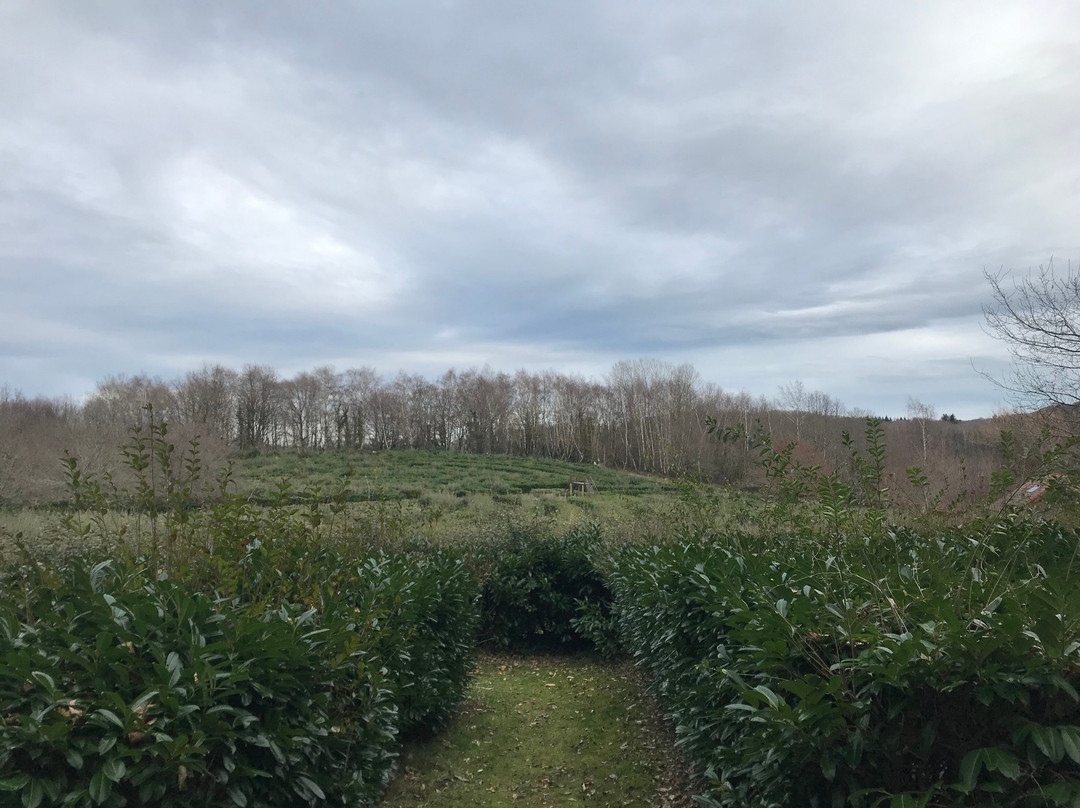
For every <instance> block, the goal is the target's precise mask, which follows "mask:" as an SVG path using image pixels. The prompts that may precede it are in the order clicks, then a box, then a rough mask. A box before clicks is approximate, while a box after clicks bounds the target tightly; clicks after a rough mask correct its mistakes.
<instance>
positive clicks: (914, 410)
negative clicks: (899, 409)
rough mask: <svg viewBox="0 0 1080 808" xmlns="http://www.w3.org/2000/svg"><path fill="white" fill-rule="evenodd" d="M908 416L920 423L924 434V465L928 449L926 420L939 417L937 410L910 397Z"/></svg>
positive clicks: (920, 429)
mask: <svg viewBox="0 0 1080 808" xmlns="http://www.w3.org/2000/svg"><path fill="white" fill-rule="evenodd" d="M907 413H908V418H910V419H911V420H913V421H916V422H917V423H918V424H919V431H920V433H921V435H922V462H923V466H925V465H926V459H927V451H926V422H927V421H933V420H934V419H935V418H937V410H935V409H934V408H933V406H931V405H930V404H924V403H923V402H921V401H918V400H917V399H914V398H909V399H908V403H907Z"/></svg>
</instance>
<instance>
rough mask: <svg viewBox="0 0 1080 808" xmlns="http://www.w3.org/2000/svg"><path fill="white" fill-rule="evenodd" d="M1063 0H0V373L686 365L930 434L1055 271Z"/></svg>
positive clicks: (1061, 212) (1068, 103)
mask: <svg viewBox="0 0 1080 808" xmlns="http://www.w3.org/2000/svg"><path fill="white" fill-rule="evenodd" d="M1078 40H1080V10H1078V9H1077V8H1076V7H1075V6H1074V5H1073V4H1069V3H1054V2H1034V3H1027V4H1022V5H1016V6H1012V7H1010V6H1002V7H1000V8H996V9H995V10H994V13H993V14H990V13H987V11H986V8H985V6H984V5H983V4H978V3H966V2H940V3H934V4H924V5H920V6H910V5H908V6H895V7H884V6H881V5H880V4H865V3H858V2H854V1H853V0H852V2H831V3H826V4H814V5H813V6H808V5H807V4H803V3H796V2H786V3H785V2H776V3H768V4H754V5H747V4H743V3H715V2H711V1H705V0H703V1H702V2H683V1H680V2H675V3H669V4H660V5H657V4H652V3H650V4H645V3H637V2H625V0H606V1H604V2H597V3H589V4H581V3H570V2H551V3H543V4H524V5H522V4H507V3H499V2H452V1H450V2H405V3H395V4H360V3H357V4H345V3H342V4H333V5H332V6H329V7H321V8H319V9H318V10H316V9H314V8H312V7H308V6H299V5H297V6H291V5H288V4H267V3H263V2H256V1H255V0H250V1H249V2H239V1H238V2H234V3H229V4H217V3H209V2H205V3H203V2H183V3H181V2H178V1H177V2H163V3H157V4H154V6H153V8H151V7H150V6H142V5H140V4H128V3H107V2H85V3H78V4H70V3H61V2H49V1H48V0H33V1H31V0H14V1H13V2H7V3H4V4H0V120H2V121H3V124H2V125H0V281H2V283H3V293H2V294H0V381H3V380H6V381H7V382H8V383H10V384H11V385H13V386H15V387H19V388H22V389H23V390H24V392H26V393H28V394H39V393H40V394H46V395H59V394H64V393H72V394H79V393H82V392H85V391H86V390H88V389H90V388H91V387H92V386H93V384H94V382H95V381H96V380H99V379H101V378H103V377H104V376H105V375H106V374H110V373H134V372H140V371H145V372H148V373H151V374H160V375H163V376H166V377H170V376H174V375H177V374H180V373H183V372H184V371H185V370H188V369H191V368H193V367H197V366H198V365H200V364H201V363H202V362H203V361H220V362H222V363H224V364H228V365H231V366H234V367H238V366H239V365H241V364H243V363H245V362H257V363H265V364H270V365H273V366H275V367H277V368H279V369H281V370H282V371H284V372H291V371H294V370H299V369H307V368H311V367H314V366H316V365H319V364H323V363H325V362H334V363H336V364H337V365H338V366H339V368H344V367H348V366H357V365H362V364H369V365H374V366H375V367H377V368H379V369H381V370H383V371H386V372H394V371H396V370H397V369H399V368H400V369H405V370H409V371H418V372H427V373H437V372H441V371H442V370H445V369H446V368H448V367H450V366H451V365H455V366H458V367H462V366H467V365H473V364H479V365H482V364H484V363H489V364H491V365H492V366H493V367H496V368H500V369H505V370H514V369H516V368H517V367H528V368H531V369H538V368H545V367H554V368H556V369H559V370H565V371H574V372H582V373H586V374H588V375H596V376H599V375H602V374H603V373H605V372H606V370H607V369H608V368H610V367H611V365H612V364H613V363H614V362H615V361H617V360H619V359H626V358H634V357H638V356H656V357H659V358H663V359H669V360H671V361H677V362H682V361H691V362H693V363H694V364H695V365H696V366H697V368H698V369H699V371H700V372H701V374H702V376H703V377H704V378H706V379H708V380H710V381H714V382H716V383H717V384H719V385H721V386H723V387H728V388H746V389H749V390H751V391H752V392H754V393H763V394H767V395H771V394H773V393H775V391H776V388H777V386H778V385H780V384H783V383H785V382H787V381H790V380H792V379H795V378H801V379H803V380H805V382H806V383H807V385H808V386H809V387H817V388H821V389H824V390H826V391H828V392H830V393H832V394H833V395H835V396H837V397H839V398H841V399H842V400H844V401H845V402H846V403H848V404H851V405H856V406H861V407H865V408H868V409H873V410H876V411H879V412H883V413H885V412H889V413H892V414H900V413H902V411H903V407H904V404H905V402H906V401H907V398H908V396H914V397H916V398H919V399H921V400H924V401H930V402H933V403H935V404H937V406H938V407H939V408H940V409H943V410H946V411H956V412H957V413H958V414H961V415H963V416H966V417H974V416H977V415H985V414H989V413H990V411H991V410H992V409H993V408H994V406H995V405H996V403H997V402H998V400H999V399H1000V398H1001V395H1000V393H999V392H998V391H997V390H996V389H995V388H994V387H993V386H992V385H990V384H988V383H987V382H986V381H985V380H984V379H982V378H981V377H980V376H979V375H978V374H977V373H975V372H974V371H973V370H972V363H973V362H974V363H975V364H976V365H977V366H979V367H981V368H984V369H987V370H991V371H994V370H999V369H1001V367H1002V361H1003V358H1004V356H1005V353H1004V351H1003V349H1002V347H1001V346H999V345H997V344H995V343H993V342H992V341H991V340H989V339H988V338H987V337H986V336H985V335H984V334H983V333H982V331H981V330H980V321H981V306H982V305H983V304H984V303H986V302H988V301H989V289H988V287H987V285H986V283H985V281H984V280H983V278H982V272H983V271H984V269H990V270H997V269H999V268H1001V267H1006V268H1008V267H1017V268H1021V269H1023V268H1026V267H1027V266H1029V265H1033V264H1039V263H1045V261H1046V260H1047V259H1048V258H1049V257H1050V256H1051V255H1054V256H1058V257H1061V258H1065V257H1070V256H1072V257H1075V256H1077V255H1080V249H1078V247H1080V236H1078V235H1077V233H1076V232H1075V223H1076V222H1077V221H1080V161H1078V160H1077V158H1076V156H1075V133H1076V132H1078V131H1080V83H1077V82H1076V81H1075V76H1077V75H1080V47H1078V45H1080V41H1078Z"/></svg>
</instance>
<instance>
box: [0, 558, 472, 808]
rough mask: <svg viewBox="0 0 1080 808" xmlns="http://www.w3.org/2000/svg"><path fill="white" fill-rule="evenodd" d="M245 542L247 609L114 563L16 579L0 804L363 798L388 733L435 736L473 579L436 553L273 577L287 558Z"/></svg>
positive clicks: (449, 700) (379, 773)
mask: <svg viewBox="0 0 1080 808" xmlns="http://www.w3.org/2000/svg"><path fill="white" fill-rule="evenodd" d="M252 544H253V546H250V547H249V548H248V552H247V554H246V555H245V556H244V558H242V559H241V560H240V561H241V563H240V565H239V569H240V570H241V571H242V573H243V575H241V576H237V580H239V579H240V578H243V577H244V575H249V576H250V578H248V579H247V581H248V583H246V584H245V587H244V588H245V593H246V595H247V596H248V597H236V596H233V597H227V598H222V597H212V596H211V595H210V594H207V593H203V592H197V591H192V589H191V585H190V584H187V583H184V582H182V581H179V582H176V581H170V580H167V579H164V578H157V577H154V576H153V575H151V574H149V573H148V571H147V570H145V569H142V568H138V567H134V566H129V565H123V564H119V563H115V564H114V563H110V564H99V565H97V566H94V567H90V566H89V565H88V564H87V563H84V562H76V563H75V564H74V565H73V566H72V567H71V568H69V569H67V570H66V571H64V572H62V573H48V572H44V571H43V570H42V569H41V568H40V567H38V568H33V567H31V568H29V570H22V571H20V572H18V573H16V574H13V575H12V576H10V577H9V579H8V580H7V581H6V583H5V586H4V587H3V591H4V598H3V601H2V602H0V796H3V795H4V792H9V793H8V794H7V796H8V798H9V800H10V799H14V804H22V805H24V806H27V808H34V806H37V805H48V806H53V805H95V804H96V805H105V806H124V805H127V806H133V805H162V806H199V805H206V806H210V805H213V806H220V805H235V806H282V805H325V804H329V805H364V804H373V803H374V802H376V801H377V799H378V798H379V796H380V795H381V793H382V790H383V788H384V786H385V784H386V782H387V780H388V777H389V774H390V770H391V765H392V762H393V759H394V757H395V754H396V748H397V741H396V739H397V735H398V733H399V732H400V731H408V730H412V729H415V728H417V727H419V726H426V725H434V724H437V723H439V722H441V721H442V720H444V719H445V718H446V717H447V715H449V712H450V711H451V709H452V708H453V706H454V704H456V702H457V701H458V700H459V699H460V697H461V694H462V692H463V690H464V688H465V686H466V680H467V674H468V669H469V661H470V658H471V656H470V650H471V647H472V644H473V635H474V633H475V627H476V622H477V619H478V618H477V607H476V600H477V595H478V584H477V583H476V580H475V578H474V577H473V576H472V575H471V574H470V573H469V572H468V571H467V570H466V569H465V567H464V566H463V565H462V563H461V561H460V560H459V559H457V558H455V557H453V556H452V555H449V554H446V553H431V554H427V555H424V556H418V555H407V554H402V555H397V556H395V555H378V556H373V557H370V558H367V559H364V560H361V561H360V562H356V563H347V562H345V561H344V560H343V559H341V558H338V557H336V556H334V555H333V554H330V553H326V552H311V553H305V552H300V551H296V552H294V553H293V555H294V556H295V557H294V558H293V559H292V560H293V562H295V563H293V564H292V566H280V567H272V565H271V562H274V563H277V562H281V561H282V560H283V556H282V553H276V552H271V551H270V549H268V548H263V547H261V546H259V545H258V543H257V542H253V543H252ZM275 576H276V583H275V585H274V586H270V585H269V583H267V581H270V582H273V581H274V579H275ZM260 580H261V581H262V583H260ZM252 581H253V582H254V583H251V582H252ZM204 583H205V582H204ZM226 588H227V589H228V588H230V587H229V586H227V587H226ZM232 588H235V586H232ZM219 594H220V593H219ZM255 595H258V597H254V596H255ZM15 797H17V799H15ZM5 804H7V803H5Z"/></svg>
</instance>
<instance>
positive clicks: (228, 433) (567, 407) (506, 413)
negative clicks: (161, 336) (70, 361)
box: [0, 359, 1001, 502]
mask: <svg viewBox="0 0 1080 808" xmlns="http://www.w3.org/2000/svg"><path fill="white" fill-rule="evenodd" d="M148 404H149V405H151V407H152V417H153V418H154V419H155V420H156V421H158V422H161V421H165V422H167V423H168V424H169V427H170V430H171V431H172V434H173V435H175V436H176V440H177V441H178V442H182V441H186V440H189V439H190V438H192V437H194V436H198V437H199V440H200V441H201V442H202V449H203V452H204V453H208V454H209V455H210V456H213V455H214V454H215V452H216V453H220V454H223V453H224V452H226V451H229V450H241V451H243V450H266V449H289V450H299V451H318V450H323V449H348V450H388V449H400V448H412V449H433V448H442V449H447V450H453V451H460V452H469V453H477V454H483V453H490V454H508V455H526V456H541V457H551V458H556V459H561V460H568V461H572V462H579V463H598V464H601V465H605V466H609V467H615V468H620V469H627V470H631V471H638V472H648V473H655V474H661V475H683V474H689V475H694V476H697V477H700V478H702V479H706V480H710V481H716V482H726V483H733V484H752V483H754V482H755V479H754V477H753V475H754V474H755V473H757V472H756V467H755V465H754V463H753V462H752V461H753V459H754V455H753V447H752V446H751V443H750V442H749V441H747V442H746V443H745V444H744V445H739V444H723V443H720V442H718V441H717V440H716V439H715V438H714V437H712V436H711V435H710V434H708V431H707V429H706V422H707V420H708V419H709V418H714V419H716V420H717V421H718V422H719V423H720V424H721V425H722V426H730V425H735V424H737V423H744V424H749V425H754V424H759V425H760V429H761V430H762V431H763V432H764V433H765V434H767V435H769V436H770V438H771V439H772V440H773V442H774V443H775V444H783V443H788V442H795V443H797V451H796V457H797V458H798V459H799V460H800V461H801V462H805V463H811V464H820V465H822V466H824V467H826V468H830V469H837V470H841V471H842V470H843V469H844V467H845V463H846V462H847V460H848V459H849V455H850V453H849V452H848V450H846V449H845V448H844V446H843V443H842V435H843V433H844V432H845V431H848V432H850V433H851V434H853V435H855V436H858V435H860V434H861V433H862V430H863V421H864V419H865V417H866V416H867V415H868V414H869V413H866V412H861V411H856V410H850V409H848V408H847V407H845V406H844V405H843V404H842V403H841V402H839V401H837V400H836V399H835V398H833V397H832V396H830V395H828V394H826V393H823V392H821V391H814V390H806V389H805V387H804V386H803V384H802V383H801V382H793V383H791V384H787V385H785V386H783V387H781V388H780V390H779V394H778V396H777V397H776V398H775V399H769V398H767V397H764V396H757V397H755V396H752V395H750V394H749V393H746V392H730V391H726V390H723V389H721V388H720V387H718V386H716V385H715V384H711V383H707V382H704V381H703V380H702V379H701V377H700V375H699V374H698V372H697V371H696V370H695V369H694V367H693V366H692V365H689V364H682V365H674V364H670V363H666V362H662V361H658V360H652V359H640V360H634V361H622V362H618V363H617V364H615V365H614V367H613V368H612V370H611V372H610V373H609V374H608V375H607V376H606V377H605V378H604V379H603V380H595V379H586V378H584V377H581V376H575V375H569V374H564V373H559V372H556V371H551V370H549V371H544V372H539V373H530V372H527V371H524V370H519V371H518V372H516V373H514V374H509V373H505V372H499V371H493V370H491V369H489V368H484V369H475V368H474V369H468V370H463V371H457V370H448V371H447V372H445V373H444V374H442V375H441V376H439V377H438V378H435V379H430V378H427V377H424V376H422V375H419V374H410V373H406V372H400V373H398V374H397V375H396V376H394V377H392V378H386V377H382V376H380V375H379V374H378V373H377V372H376V371H375V370H373V369H372V368H370V367H361V368H352V369H348V370H345V371H343V372H338V371H335V370H334V369H333V368H331V367H320V368H316V369H314V370H312V371H304V372H301V373H297V374H296V375H295V376H293V377H291V378H285V377H282V376H281V375H279V374H278V373H277V372H276V371H275V370H274V369H273V368H270V367H267V366H262V365H247V366H245V367H244V368H243V369H241V370H239V371H237V370H234V369H230V368H226V367H223V366H221V365H205V366H203V367H202V368H201V369H199V370H195V371H191V372H189V373H187V374H186V375H185V376H184V377H183V378H180V379H176V380H173V381H166V380H163V379H160V378H150V377H147V376H143V375H137V376H132V377H123V376H121V377H110V378H108V379H106V380H104V381H102V382H101V383H100V384H99V385H98V387H97V389H96V390H95V391H94V392H93V393H92V394H91V395H90V396H88V397H87V399H86V400H85V401H84V402H81V403H77V402H74V401H71V400H43V399H26V398H24V397H22V396H21V395H20V394H18V393H15V392H12V391H6V392H3V391H0V501H8V502H14V501H20V500H30V501H41V500H42V499H47V498H48V496H49V492H48V491H47V490H46V489H49V488H58V486H59V482H60V480H59V478H58V474H57V467H58V465H59V464H58V462H57V458H59V457H60V456H61V455H62V453H63V452H64V451H65V450H70V451H72V452H73V453H74V452H78V454H79V456H80V457H81V458H83V459H84V460H85V461H88V462H90V463H91V464H93V462H94V459H95V457H98V456H101V457H105V456H106V455H107V454H108V453H109V452H111V451H112V449H113V448H114V447H115V446H116V445H117V443H119V442H121V441H123V440H124V438H125V437H126V436H127V435H128V434H129V433H130V430H131V429H132V428H133V427H134V426H137V425H140V424H143V425H145V424H146V423H147V422H148V419H149V418H150V417H151V411H150V410H148V409H147V405H148ZM915 404H917V405H918V406H917V407H915V408H914V409H913V410H912V412H913V414H914V416H915V417H912V418H911V419H908V420H898V421H892V422H889V423H887V424H886V427H887V434H888V437H889V451H890V464H891V466H893V467H894V468H892V471H893V472H894V474H895V475H896V476H897V478H898V479H899V480H900V481H901V483H902V478H903V477H904V469H905V468H907V467H908V466H912V465H918V466H920V467H921V468H923V469H924V470H926V471H927V473H928V474H929V475H930V476H931V479H932V480H934V481H935V482H936V483H937V484H938V485H940V486H944V487H948V488H949V489H950V491H952V490H953V489H955V490H956V491H959V490H961V489H964V490H973V491H974V490H979V489H980V488H982V487H985V485H986V482H987V479H988V475H989V473H990V471H991V470H992V469H993V468H994V467H995V466H994V463H995V461H996V458H995V451H996V446H997V434H998V430H999V429H1000V427H1001V425H1000V424H997V423H993V422H989V421H977V422H967V423H964V422H957V421H956V420H955V418H953V419H950V418H949V417H948V416H943V418H937V417H936V415H935V414H934V412H933V410H932V408H930V407H928V406H926V405H923V404H918V403H917V402H915ZM898 484H900V483H898Z"/></svg>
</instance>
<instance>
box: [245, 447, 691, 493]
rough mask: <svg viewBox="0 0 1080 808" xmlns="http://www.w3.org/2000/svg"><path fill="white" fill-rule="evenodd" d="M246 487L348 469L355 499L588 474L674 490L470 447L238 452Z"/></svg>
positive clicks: (626, 485)
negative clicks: (477, 451)
mask: <svg viewBox="0 0 1080 808" xmlns="http://www.w3.org/2000/svg"><path fill="white" fill-rule="evenodd" d="M233 467H234V472H235V478H236V481H237V484H238V486H239V489H240V491H241V492H242V493H251V494H254V495H256V496H257V497H269V495H270V493H271V491H272V484H273V482H274V481H275V480H278V479H280V478H282V477H288V478H289V479H290V480H291V481H292V483H293V488H294V490H297V489H300V488H303V487H304V486H307V485H312V484H314V483H323V482H325V481H327V480H332V479H336V478H340V477H342V476H343V475H346V474H347V475H349V476H350V477H351V478H352V480H353V481H354V483H353V486H352V491H353V496H354V497H355V498H357V499H363V498H374V497H379V496H382V497H388V498H391V499H397V498H405V499H416V498H419V497H420V496H422V495H424V494H450V495H453V496H459V497H460V496H467V495H469V494H479V493H484V494H499V495H513V494H527V493H531V492H543V491H547V492H553V493H560V494H561V493H564V492H566V491H567V490H568V488H569V485H570V482H571V481H584V480H586V479H588V480H590V481H591V482H592V483H594V484H595V487H596V491H597V492H599V493H604V494H620V495H623V496H644V495H648V494H661V493H670V492H671V491H674V490H675V486H674V485H673V484H672V483H671V482H670V481H668V480H662V479H658V478H654V477H647V476H644V475H640V474H631V473H629V472H625V471H617V470H615V469H608V468H604V467H602V466H594V465H592V464H588V463H585V464H582V463H565V462H563V461H561V460H552V459H549V458H539V457H511V456H509V455H470V454H465V453H463V452H451V451H446V450H427V451H421V450H412V449H399V450H394V451H388V452H358V451H350V452H346V451H324V452H318V453H310V454H300V453H298V452H287V451H279V452H264V453H261V454H257V455H253V456H251V455H240V456H237V457H236V458H235V459H234V466H233Z"/></svg>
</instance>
